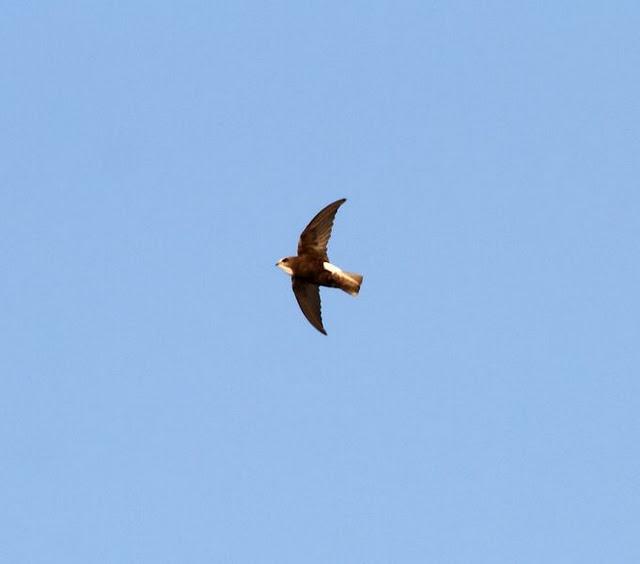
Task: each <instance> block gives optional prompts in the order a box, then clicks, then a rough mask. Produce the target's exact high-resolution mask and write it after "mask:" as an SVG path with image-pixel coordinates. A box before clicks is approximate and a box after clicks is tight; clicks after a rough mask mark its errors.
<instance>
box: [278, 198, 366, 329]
mask: <svg viewBox="0 0 640 564" xmlns="http://www.w3.org/2000/svg"><path fill="white" fill-rule="evenodd" d="M346 201H347V199H346V198H342V199H341V200H337V201H335V202H333V203H332V204H329V205H328V206H327V207H325V208H324V209H322V210H321V211H320V212H318V214H317V215H316V216H315V217H314V218H313V219H312V220H311V221H310V222H309V225H307V226H306V227H305V229H304V231H303V232H302V233H301V234H300V240H299V241H298V256H295V257H285V258H282V259H280V260H279V261H278V262H277V263H276V266H277V267H279V268H281V269H282V270H284V271H285V272H286V273H287V274H288V275H289V276H291V285H292V287H293V293H294V295H295V296H296V300H298V305H299V306H300V309H301V310H302V313H304V316H305V317H306V318H307V320H308V321H309V323H311V325H313V326H314V327H315V328H316V329H317V330H318V331H320V333H322V334H324V335H326V334H327V332H326V331H325V330H324V327H323V325H322V313H321V307H320V286H327V287H329V288H340V289H341V290H344V291H345V292H347V294H351V295H352V296H357V295H358V292H359V291H360V285H361V284H362V275H361V274H356V273H355V272H344V271H343V270H341V269H340V268H338V267H337V266H335V265H333V264H331V263H330V262H329V257H328V256H327V245H328V243H329V238H330V237H331V228H332V227H333V220H334V218H335V217H336V212H337V211H338V208H339V207H340V206H341V205H342V204H344V203H345V202H346Z"/></svg>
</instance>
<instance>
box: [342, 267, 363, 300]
mask: <svg viewBox="0 0 640 564" xmlns="http://www.w3.org/2000/svg"><path fill="white" fill-rule="evenodd" d="M362 279H363V277H362V274H357V273H356V272H341V273H340V289H341V290H344V291H345V292H347V294H351V295H352V296H357V295H358V292H359V291H360V286H361V285H362Z"/></svg>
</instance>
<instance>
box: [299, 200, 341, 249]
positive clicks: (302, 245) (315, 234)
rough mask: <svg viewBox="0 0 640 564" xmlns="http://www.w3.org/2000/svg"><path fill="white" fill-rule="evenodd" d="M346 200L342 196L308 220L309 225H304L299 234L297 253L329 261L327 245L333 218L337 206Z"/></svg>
mask: <svg viewBox="0 0 640 564" xmlns="http://www.w3.org/2000/svg"><path fill="white" fill-rule="evenodd" d="M346 201H347V199H346V198H342V199H340V200H337V201H335V202H333V203H332V204H329V205H328V206H327V207H326V208H324V209H323V210H321V211H320V212H318V214H317V215H316V216H315V217H314V218H313V219H312V220H311V221H310V222H309V225H307V226H306V227H305V229H304V231H303V232H302V234H301V235H300V241H298V255H315V256H317V257H319V258H321V259H323V260H325V261H329V257H328V256H327V245H328V243H329V238H330V237H331V228H332V227H333V220H334V218H335V217H336V212H337V211H338V208H339V207H340V206H341V205H342V204H344V203H345V202H346Z"/></svg>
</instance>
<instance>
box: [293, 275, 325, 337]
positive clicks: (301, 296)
mask: <svg viewBox="0 0 640 564" xmlns="http://www.w3.org/2000/svg"><path fill="white" fill-rule="evenodd" d="M291 280H292V287H293V293H294V294H295V296H296V300H298V305H299V306H300V309H301V310H302V313H304V316H305V317H306V318H307V319H308V320H309V323H311V325H313V326H314V327H315V328H316V329H317V330H318V331H320V333H322V334H324V335H326V334H327V332H326V331H325V330H324V327H323V326H322V313H321V307H320V287H319V286H318V285H316V284H310V283H309V282H304V281H302V280H299V279H298V278H296V277H295V276H294V277H293V278H292V279H291Z"/></svg>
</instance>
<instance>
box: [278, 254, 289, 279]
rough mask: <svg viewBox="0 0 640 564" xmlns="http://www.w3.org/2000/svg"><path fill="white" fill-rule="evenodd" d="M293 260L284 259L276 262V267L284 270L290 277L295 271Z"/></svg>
mask: <svg viewBox="0 0 640 564" xmlns="http://www.w3.org/2000/svg"><path fill="white" fill-rule="evenodd" d="M291 258H292V257H284V258H281V259H280V260H279V261H278V262H276V266H277V267H278V268H281V269H282V270H284V271H285V272H286V273H287V274H288V275H289V276H291V275H292V274H293V269H292V268H291Z"/></svg>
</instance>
